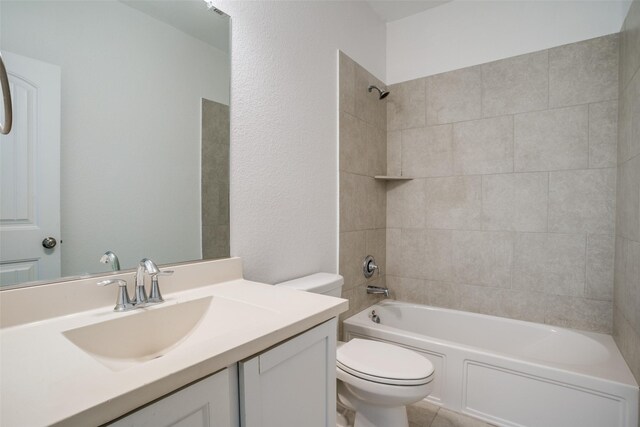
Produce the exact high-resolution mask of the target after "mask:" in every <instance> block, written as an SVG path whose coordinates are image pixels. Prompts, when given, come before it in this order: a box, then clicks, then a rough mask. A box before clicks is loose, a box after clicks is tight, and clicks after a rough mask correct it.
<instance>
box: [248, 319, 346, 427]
mask: <svg viewBox="0 0 640 427" xmlns="http://www.w3.org/2000/svg"><path fill="white" fill-rule="evenodd" d="M336 329H337V320H336V319H335V318H333V319H331V320H329V321H327V322H325V323H323V324H321V325H319V326H316V327H315V328H313V329H310V330H309V331H307V332H305V333H303V334H300V335H298V336H296V337H294V338H291V339H290V340H288V341H285V342H284V343H281V344H279V345H277V346H275V347H273V348H271V349H269V350H266V351H265V352H263V353H261V354H258V355H256V356H254V357H251V358H249V359H248V360H245V361H242V362H240V363H239V364H238V370H239V374H240V375H239V382H240V425H241V426H242V427H288V426H290V427H294V426H295V427H297V426H305V427H329V426H331V427H333V426H335V425H336V401H335V399H336Z"/></svg>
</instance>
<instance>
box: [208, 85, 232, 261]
mask: <svg viewBox="0 0 640 427" xmlns="http://www.w3.org/2000/svg"><path fill="white" fill-rule="evenodd" d="M201 167H202V183H201V192H202V207H203V209H202V257H203V258H204V259H213V258H223V257H228V256H229V231H230V228H229V106H228V105H224V104H220V103H218V102H214V101H210V100H208V99H204V98H203V99H202V166H201Z"/></svg>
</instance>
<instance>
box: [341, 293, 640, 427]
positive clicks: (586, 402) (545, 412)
mask: <svg viewBox="0 0 640 427" xmlns="http://www.w3.org/2000/svg"><path fill="white" fill-rule="evenodd" d="M372 310H375V312H376V314H377V315H379V316H380V324H376V323H374V322H373V321H372V320H371V319H370V318H369V315H370V313H371V311H372ZM344 334H345V339H346V340H350V339H351V338H354V337H359V338H368V339H374V340H379V341H387V342H391V343H395V344H398V345H401V346H403V347H406V348H409V349H412V350H415V351H417V352H419V353H421V354H422V355H424V356H425V357H426V358H427V359H429V360H430V361H431V363H433V366H434V367H435V370H436V376H435V380H434V390H433V393H432V394H431V395H430V396H429V397H428V398H427V399H428V400H429V401H431V402H433V403H436V404H438V405H442V406H444V407H446V408H450V409H452V410H455V411H458V412H462V413H466V414H468V415H471V416H474V417H476V418H480V419H483V420H486V421H488V422H490V423H493V424H496V425H500V426H526V427H538V426H539V427H574V426H575V427H637V426H638V384H637V383H636V381H635V379H634V378H633V375H632V374H631V371H630V370H629V368H628V366H627V365H626V363H625V362H624V359H623V358H622V355H621V354H620V352H619V351H618V348H617V347H616V345H615V343H614V341H613V339H612V338H611V337H610V336H609V335H604V334H598V333H589V332H582V331H576V330H570V329H563V328H557V327H553V326H548V325H541V324H537V323H531V322H523V321H519V320H512V319H505V318H501V317H494V316H486V315H482V314H475V313H468V312H464V311H456V310H448V309H443V308H435V307H429V306H424V305H417V304H408V303H402V302H396V301H385V302H383V303H381V304H378V305H375V306H373V307H370V308H368V309H367V310H364V311H362V312H360V313H358V314H356V315H354V316H352V317H350V318H348V319H347V320H345V322H344Z"/></svg>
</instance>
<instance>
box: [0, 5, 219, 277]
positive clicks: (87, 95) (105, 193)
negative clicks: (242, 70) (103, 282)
mask: <svg viewBox="0 0 640 427" xmlns="http://www.w3.org/2000/svg"><path fill="white" fill-rule="evenodd" d="M0 51H1V53H2V58H3V60H4V63H5V65H6V68H7V71H8V74H9V80H10V88H11V94H12V105H13V117H14V124H13V129H12V131H11V133H10V134H9V135H6V136H5V135H3V136H1V137H0V138H1V139H0V149H1V151H0V161H1V168H2V169H1V170H0V173H1V175H0V180H1V181H0V197H1V200H0V202H1V204H0V213H1V217H0V238H1V239H0V240H1V248H0V284H1V285H2V286H3V287H4V288H7V287H8V286H11V285H15V284H20V283H22V284H25V283H27V284H29V283H30V282H33V281H42V280H53V279H58V278H60V277H67V276H78V275H85V274H90V273H99V272H107V271H110V270H112V269H115V268H116V261H117V263H119V266H120V268H121V269H128V268H133V267H134V266H135V265H136V264H137V263H138V261H139V260H140V259H141V258H143V257H149V258H152V259H153V260H154V261H155V262H156V263H157V264H167V263H175V262H182V261H189V260H198V259H203V258H219V257H226V256H229V167H228V159H229V79H230V75H229V74H230V52H229V18H228V16H226V15H224V14H223V13H221V12H219V11H217V9H215V8H208V5H207V3H206V2H204V1H202V0H193V1H191V0H186V1H185V0H178V1H124V0H123V1H116V0H106V1H23V0H18V1H7V0H2V1H1V2H0ZM1 109H2V105H1V103H0V116H2V113H3V111H1ZM109 251H110V252H109ZM101 261H102V262H101Z"/></svg>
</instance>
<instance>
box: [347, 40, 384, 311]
mask: <svg viewBox="0 0 640 427" xmlns="http://www.w3.org/2000/svg"><path fill="white" fill-rule="evenodd" d="M339 55H340V58H339V70H340V76H339V79H340V81H339V86H340V106H339V111H340V144H339V145H340V248H339V253H340V260H339V264H340V267H339V268H340V274H341V275H342V276H343V277H344V287H343V290H342V297H343V298H347V299H348V300H349V311H347V312H346V313H343V315H342V316H341V320H342V319H343V318H345V317H349V316H351V315H352V314H355V313H357V312H359V311H361V310H363V309H365V308H366V307H368V306H370V305H372V304H374V303H375V302H377V301H379V300H380V299H381V298H380V297H379V296H375V295H367V293H366V290H365V288H366V286H367V284H373V285H380V286H384V283H385V273H386V261H385V258H386V222H387V220H386V187H385V183H384V182H381V181H377V180H375V179H374V176H375V175H384V173H385V171H386V163H387V141H386V139H387V110H386V105H385V101H383V100H379V99H378V94H377V93H376V92H375V91H374V92H372V93H369V92H368V91H367V88H368V87H369V85H370V84H374V85H377V86H378V87H380V88H383V87H385V85H384V84H383V83H382V82H381V81H380V80H378V79H376V78H375V77H374V76H373V75H371V74H370V73H369V72H368V71H366V70H365V69H364V68H362V67H361V66H360V65H358V64H356V63H355V62H354V61H353V60H352V59H351V58H349V57H348V56H346V55H345V54H344V53H342V52H340V54H339ZM367 254H369V255H373V256H374V258H375V259H376V261H377V263H378V265H379V266H380V269H381V271H382V273H381V275H380V276H379V277H378V276H377V275H374V276H373V277H371V278H370V279H368V280H367V279H365V277H364V275H363V274H362V261H363V260H364V257H365V256H366V255H367Z"/></svg>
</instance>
